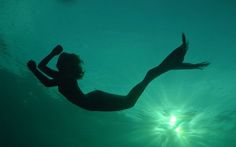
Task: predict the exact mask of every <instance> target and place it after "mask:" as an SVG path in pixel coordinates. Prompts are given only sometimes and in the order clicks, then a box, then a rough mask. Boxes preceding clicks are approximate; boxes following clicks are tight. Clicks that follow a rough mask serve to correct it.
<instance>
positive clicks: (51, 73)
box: [38, 45, 63, 78]
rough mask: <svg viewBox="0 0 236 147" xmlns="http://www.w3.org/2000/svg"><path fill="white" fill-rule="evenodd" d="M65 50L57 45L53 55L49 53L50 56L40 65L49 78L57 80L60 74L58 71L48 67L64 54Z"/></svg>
mask: <svg viewBox="0 0 236 147" xmlns="http://www.w3.org/2000/svg"><path fill="white" fill-rule="evenodd" d="M62 50H63V48H62V46H60V45H57V46H56V47H55V48H54V49H53V50H52V51H51V53H49V55H47V56H46V57H45V58H44V59H43V60H42V61H41V62H40V63H39V65H38V68H39V69H40V70H41V71H42V72H44V73H45V74H47V75H48V76H50V77H52V78H55V77H56V76H57V74H58V72H57V71H55V70H53V69H51V68H49V67H47V64H48V62H49V61H50V60H51V59H52V58H53V57H55V56H56V55H59V54H60V53H61V52H62Z"/></svg>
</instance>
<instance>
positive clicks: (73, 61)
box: [57, 52, 84, 79]
mask: <svg viewBox="0 0 236 147" xmlns="http://www.w3.org/2000/svg"><path fill="white" fill-rule="evenodd" d="M82 63H83V61H82V60H81V59H80V58H79V56H77V55H76V54H69V53H65V52H64V53H62V54H61V55H60V56H59V58H58V61H57V68H58V70H59V72H60V73H61V74H63V76H66V77H67V78H72V79H81V78H82V77H83V75H84V71H83V68H82V66H81V64H82Z"/></svg>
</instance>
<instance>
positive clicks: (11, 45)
mask: <svg viewBox="0 0 236 147" xmlns="http://www.w3.org/2000/svg"><path fill="white" fill-rule="evenodd" d="M65 1H66V0H64V1H63V0H50V1H49V0H40V1H37V0H21V1H18V0H0V56H1V58H0V99H1V103H0V116H1V118H0V146H9V147H15V146H17V147H20V146H22V147H23V146H24V147H26V146H34V147H42V146H45V147H47V146H48V147H51V146H58V147H65V146H66V147H104V146H112V147H128V146H129V147H130V146H135V147H144V146H146V147H212V146H214V147H234V146H236V141H235V136H236V100H235V96H236V92H235V83H236V78H235V74H236V67H235V65H234V63H236V58H235V55H236V52H235V48H236V44H235V41H236V29H235V26H236V19H235V16H236V9H235V7H236V2H235V1H233V0H224V1H221V0H214V1H213V0H198V1H194V0H179V1H174V0H170V1H166V0H165V1H164V0H119V1H115V0H99V1H98V0H71V2H65ZM182 32H185V34H186V36H187V39H188V41H189V46H190V47H189V52H188V54H187V56H186V61H189V62H198V61H210V62H211V65H210V66H209V67H208V68H207V69H205V70H203V71H200V70H193V71H171V72H168V73H166V74H164V75H162V76H160V77H159V78H158V79H156V80H155V81H153V82H152V83H151V84H150V85H149V87H148V88H147V89H146V91H145V92H144V93H143V95H142V96H141V98H140V99H139V101H138V103H137V104H136V105H135V107H134V108H132V109H130V110H125V111H119V112H108V113H104V112H89V111H85V110H82V109H81V108H79V107H76V106H74V105H72V104H71V103H69V102H68V101H67V100H66V99H65V98H64V97H62V96H61V95H60V94H59V93H58V92H57V89H56V88H51V89H48V88H45V87H43V85H42V84H40V83H39V82H38V81H37V80H36V79H35V78H34V77H33V75H32V74H31V73H30V72H29V71H28V70H27V68H26V66H25V63H26V62H27V61H28V60H29V59H35V60H36V61H37V62H39V61H40V59H41V58H42V57H44V56H45V55H46V54H47V53H48V52H49V51H50V50H51V49H52V48H53V47H54V46H55V45H57V44H61V45H62V46H63V47H64V49H65V50H66V51H68V52H73V53H77V54H79V55H80V57H81V58H82V59H83V60H84V62H85V64H84V68H85V70H86V73H85V77H84V78H83V79H82V80H81V81H79V85H80V86H81V89H82V90H83V91H84V92H89V91H92V90H96V89H100V90H104V91H107V92H112V93H116V94H126V93H127V92H128V91H129V90H130V89H131V88H132V86H134V85H135V84H136V83H137V82H139V81H140V80H141V79H142V78H143V76H144V75H145V73H146V71H147V70H148V69H150V68H152V67H154V66H156V65H157V64H159V63H160V62H161V61H162V59H163V58H164V57H165V56H166V55H167V54H168V53H169V52H170V51H172V50H173V49H174V48H176V47H177V46H178V45H180V43H181V33H182ZM55 61H56V60H54V61H53V62H52V63H51V64H50V66H51V67H55V65H54V64H55ZM173 118H174V119H173Z"/></svg>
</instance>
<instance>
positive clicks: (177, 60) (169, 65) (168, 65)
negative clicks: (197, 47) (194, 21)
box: [160, 34, 188, 70]
mask: <svg viewBox="0 0 236 147" xmlns="http://www.w3.org/2000/svg"><path fill="white" fill-rule="evenodd" d="M187 50H188V43H187V42H186V38H185V35H184V34H182V44H181V45H180V46H179V47H178V48H176V49H175V50H174V51H172V52H171V53H170V54H169V55H168V56H167V57H166V58H165V59H164V60H163V61H162V63H161V64H160V67H162V68H165V69H168V70H169V69H174V68H175V67H177V66H179V65H181V64H182V63H183V61H184V57H185V55H186V53H187Z"/></svg>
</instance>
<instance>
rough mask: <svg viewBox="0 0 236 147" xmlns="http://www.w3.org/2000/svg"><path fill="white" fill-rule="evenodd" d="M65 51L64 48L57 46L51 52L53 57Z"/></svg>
mask: <svg viewBox="0 0 236 147" xmlns="http://www.w3.org/2000/svg"><path fill="white" fill-rule="evenodd" d="M62 51H63V48H62V46H61V45H57V46H56V47H55V48H54V49H53V50H52V52H51V54H53V55H59V54H60V53H61V52H62Z"/></svg>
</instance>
